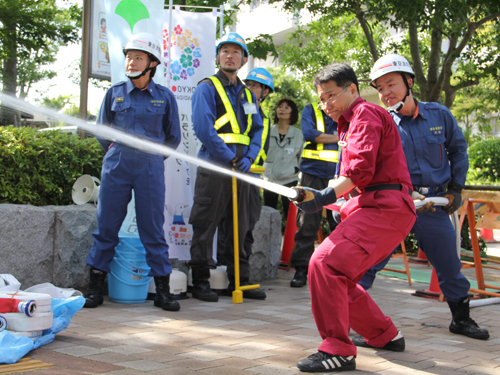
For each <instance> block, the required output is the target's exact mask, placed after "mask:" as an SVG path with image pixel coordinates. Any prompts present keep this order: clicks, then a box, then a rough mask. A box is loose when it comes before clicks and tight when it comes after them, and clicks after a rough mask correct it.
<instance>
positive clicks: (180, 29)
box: [174, 25, 182, 35]
mask: <svg viewBox="0 0 500 375" xmlns="http://www.w3.org/2000/svg"><path fill="white" fill-rule="evenodd" d="M174 31H175V33H176V34H177V35H181V34H182V28H181V26H180V25H177V26H176V27H175V29H174Z"/></svg>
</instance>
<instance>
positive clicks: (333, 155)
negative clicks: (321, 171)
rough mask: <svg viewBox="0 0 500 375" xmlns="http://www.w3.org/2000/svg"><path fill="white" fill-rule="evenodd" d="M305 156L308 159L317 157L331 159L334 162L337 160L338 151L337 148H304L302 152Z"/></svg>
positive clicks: (318, 158)
mask: <svg viewBox="0 0 500 375" xmlns="http://www.w3.org/2000/svg"><path fill="white" fill-rule="evenodd" d="M302 157H303V158H308V159H316V160H324V161H331V162H333V163H336V162H337V157H338V152H337V151H335V150H321V151H317V150H304V151H303V152H302Z"/></svg>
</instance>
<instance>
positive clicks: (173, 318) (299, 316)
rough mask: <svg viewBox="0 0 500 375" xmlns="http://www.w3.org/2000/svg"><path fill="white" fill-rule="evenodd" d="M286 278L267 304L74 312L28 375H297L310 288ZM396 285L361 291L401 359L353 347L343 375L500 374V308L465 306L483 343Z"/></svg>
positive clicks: (314, 338)
mask: <svg viewBox="0 0 500 375" xmlns="http://www.w3.org/2000/svg"><path fill="white" fill-rule="evenodd" d="M292 275H293V274H292V273H291V272H288V273H287V272H286V271H283V270H280V271H279V272H278V277H277V278H275V279H273V280H268V281H265V282H263V283H262V286H263V288H264V289H266V291H267V295H268V298H267V300H266V301H252V300H245V301H244V303H243V304H233V303H232V301H231V298H230V297H222V298H221V299H220V300H219V302H218V303H205V302H201V301H198V300H195V299H192V298H190V299H188V300H182V301H180V303H181V311H180V312H176V313H172V312H165V311H163V310H161V309H159V308H156V307H154V306H153V304H152V302H151V301H146V302H145V303H144V304H131V305H128V304H118V303H112V302H109V301H108V300H107V299H106V301H105V303H104V305H102V306H101V307H99V308H97V309H83V310H81V311H79V312H78V313H77V314H76V316H75V317H74V318H73V320H72V323H71V325H70V326H69V327H68V329H66V330H65V331H63V332H61V333H59V334H58V335H57V337H56V339H55V341H54V342H52V343H50V344H48V345H45V346H43V347H41V348H39V349H37V350H35V351H33V352H31V353H29V354H28V355H27V357H29V358H32V359H38V360H42V361H44V362H49V363H53V364H55V365H56V367H52V368H47V369H40V370H34V371H29V372H26V374H32V375H77V374H113V375H133V374H144V373H147V374H151V375H170V374H175V375H191V374H192V375H195V374H197V375H201V374H214V375H236V374H238V375H242V374H243V375H245V374H248V375H251V374H253V375H255V374H273V375H280V374H298V373H300V371H299V370H298V369H297V368H296V367H295V363H296V362H297V361H298V360H299V359H301V358H304V357H306V356H308V355H309V354H311V353H314V352H315V351H316V349H317V347H318V345H319V344H320V343H321V341H320V338H319V335H318V333H317V330H316V327H315V324H314V320H313V318H312V315H311V311H310V299H309V290H308V289H307V288H302V289H292V288H290V287H289V281H290V279H291V277H292ZM427 287H428V285H425V284H414V286H413V287H409V286H408V283H407V282H406V281H405V280H399V279H393V278H388V277H384V276H379V277H378V278H377V280H376V282H375V284H374V287H373V289H371V290H370V294H371V295H372V296H373V297H374V299H375V300H376V301H377V303H378V304H379V305H380V307H381V308H382V310H383V311H384V312H385V313H386V314H388V315H390V316H391V317H392V319H393V320H394V322H395V323H396V325H397V326H398V327H399V328H400V329H401V330H402V332H403V334H404V336H405V338H406V348H407V349H406V351H405V352H402V353H394V352H388V351H384V350H371V349H366V348H360V349H359V351H358V357H357V360H356V361H357V370H356V371H354V372H351V373H352V374H356V373H359V374H363V373H364V374H368V373H376V374H380V375H394V374H415V375H419V374H420V375H423V374H442V375H448V374H449V375H452V374H453V375H456V374H496V375H498V374H500V306H499V305H490V306H485V307H480V308H474V309H472V316H473V318H474V319H475V320H476V321H477V322H478V323H479V324H480V325H481V326H482V327H485V328H488V329H489V331H490V334H491V337H492V338H491V339H490V340H488V341H479V340H472V339H469V338H467V337H463V336H458V335H454V334H451V333H450V332H449V331H448V325H449V321H450V312H449V310H448V307H447V304H446V303H445V302H438V301H435V300H429V299H425V298H418V297H413V296H411V293H412V292H414V291H415V289H425V288H427Z"/></svg>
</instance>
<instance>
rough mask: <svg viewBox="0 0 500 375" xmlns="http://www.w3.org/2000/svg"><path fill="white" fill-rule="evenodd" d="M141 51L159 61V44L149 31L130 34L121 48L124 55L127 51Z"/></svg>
mask: <svg viewBox="0 0 500 375" xmlns="http://www.w3.org/2000/svg"><path fill="white" fill-rule="evenodd" d="M130 50H134V51H143V52H146V53H147V54H149V55H150V56H151V57H153V58H154V59H155V60H157V62H158V64H160V63H161V44H160V43H159V42H158V39H156V38H155V37H154V36H153V35H152V34H150V33H138V34H135V35H133V36H132V38H130V40H129V41H128V42H127V45H126V46H125V48H124V49H123V53H124V54H125V55H126V54H127V51H130Z"/></svg>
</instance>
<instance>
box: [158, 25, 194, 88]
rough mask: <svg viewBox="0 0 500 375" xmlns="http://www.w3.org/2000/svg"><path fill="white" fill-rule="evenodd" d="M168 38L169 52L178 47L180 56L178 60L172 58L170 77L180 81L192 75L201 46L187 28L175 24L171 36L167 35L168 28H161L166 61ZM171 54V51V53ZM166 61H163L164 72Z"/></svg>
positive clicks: (166, 65)
mask: <svg viewBox="0 0 500 375" xmlns="http://www.w3.org/2000/svg"><path fill="white" fill-rule="evenodd" d="M169 39H170V52H171V53H172V49H173V48H176V47H177V48H180V50H181V56H180V58H179V59H178V60H172V62H171V64H172V65H171V67H170V79H171V80H173V81H174V82H175V81H180V80H181V79H184V80H186V79H187V78H188V77H190V76H192V75H194V72H195V69H196V68H198V67H199V66H200V58H201V48H200V43H199V42H198V39H196V38H193V33H191V31H189V30H188V29H183V28H182V27H181V26H180V25H177V26H176V27H175V28H174V30H173V33H172V38H169V37H168V30H167V29H165V30H163V50H164V51H165V52H164V54H163V55H164V57H165V61H168V60H167V59H168V43H169ZM172 54H173V53H172ZM167 67H168V63H167V62H165V69H164V71H165V74H166V73H167Z"/></svg>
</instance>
